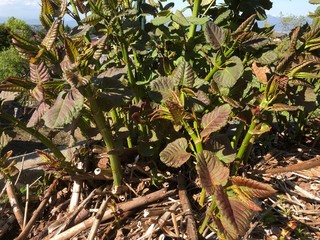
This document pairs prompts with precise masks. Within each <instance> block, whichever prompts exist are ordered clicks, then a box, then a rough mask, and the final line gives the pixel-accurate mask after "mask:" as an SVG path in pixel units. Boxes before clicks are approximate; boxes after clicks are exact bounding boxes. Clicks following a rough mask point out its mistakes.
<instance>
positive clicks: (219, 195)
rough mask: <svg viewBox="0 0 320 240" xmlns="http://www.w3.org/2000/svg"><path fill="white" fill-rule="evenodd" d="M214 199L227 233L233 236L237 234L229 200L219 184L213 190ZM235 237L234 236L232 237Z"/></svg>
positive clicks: (237, 230)
mask: <svg viewBox="0 0 320 240" xmlns="http://www.w3.org/2000/svg"><path fill="white" fill-rule="evenodd" d="M214 199H215V201H216V204H217V208H218V209H219V213H220V220H221V223H222V225H223V227H224V229H225V230H226V232H227V233H228V234H230V235H231V236H232V237H235V236H237V235H238V234H239V229H238V226H237V222H236V218H235V215H234V212H233V209H232V206H231V203H230V201H229V198H228V195H227V193H226V192H225V190H224V188H223V187H222V186H221V185H218V186H217V187H216V188H215V190H214ZM234 239H236V238H234Z"/></svg>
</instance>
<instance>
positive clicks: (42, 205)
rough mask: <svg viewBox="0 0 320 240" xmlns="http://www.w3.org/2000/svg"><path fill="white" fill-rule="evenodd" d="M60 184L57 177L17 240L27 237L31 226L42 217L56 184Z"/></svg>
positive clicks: (23, 239)
mask: <svg viewBox="0 0 320 240" xmlns="http://www.w3.org/2000/svg"><path fill="white" fill-rule="evenodd" d="M57 184H58V179H55V180H54V181H53V182H52V183H51V185H50V187H49V189H48V191H47V193H46V194H45V195H44V198H43V199H42V201H41V203H40V205H39V207H38V208H37V209H36V210H35V211H34V212H33V214H32V217H31V219H30V220H29V222H28V224H27V225H26V227H25V228H24V229H23V231H22V232H21V233H20V235H19V236H18V237H17V238H16V240H25V239H27V237H28V235H29V232H30V230H31V228H32V227H33V224H34V223H35V221H36V220H37V219H38V218H39V217H40V215H41V214H42V212H43V210H44V208H45V206H46V204H47V202H48V201H49V198H50V196H51V194H52V192H53V191H54V189H55V187H56V185H57Z"/></svg>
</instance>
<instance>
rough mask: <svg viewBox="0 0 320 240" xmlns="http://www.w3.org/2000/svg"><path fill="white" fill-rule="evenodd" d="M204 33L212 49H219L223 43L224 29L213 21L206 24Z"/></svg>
mask: <svg viewBox="0 0 320 240" xmlns="http://www.w3.org/2000/svg"><path fill="white" fill-rule="evenodd" d="M204 35H205V37H206V40H207V42H208V43H210V44H211V46H212V48H213V49H214V50H217V49H219V48H220V47H221V46H222V45H223V44H224V41H225V38H226V36H225V35H226V34H225V32H224V30H223V29H222V28H220V27H219V26H218V25H216V24H215V23H213V22H208V23H207V24H206V26H205V29H204Z"/></svg>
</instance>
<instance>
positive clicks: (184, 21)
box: [171, 10, 190, 27]
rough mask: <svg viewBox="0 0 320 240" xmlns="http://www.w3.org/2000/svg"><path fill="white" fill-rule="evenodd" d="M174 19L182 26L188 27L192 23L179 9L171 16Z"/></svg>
mask: <svg viewBox="0 0 320 240" xmlns="http://www.w3.org/2000/svg"><path fill="white" fill-rule="evenodd" d="M171 18H172V21H174V22H176V23H178V24H179V25H181V26H184V27H187V26H189V25H190V23H189V22H188V20H187V19H186V18H185V16H183V14H182V12H181V11H179V10H177V11H176V13H175V14H173V15H172V16H171Z"/></svg>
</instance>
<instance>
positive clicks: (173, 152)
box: [160, 138, 191, 168]
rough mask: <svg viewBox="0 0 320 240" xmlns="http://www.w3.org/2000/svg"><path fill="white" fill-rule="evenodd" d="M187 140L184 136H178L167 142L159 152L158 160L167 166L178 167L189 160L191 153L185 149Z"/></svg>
mask: <svg viewBox="0 0 320 240" xmlns="http://www.w3.org/2000/svg"><path fill="white" fill-rule="evenodd" d="M187 147H188V142H187V140H186V139H185V138H178V139H176V140H175V141H173V142H171V143H169V144H168V145H167V146H166V148H165V149H163V150H162V152H161V153H160V160H161V161H162V162H163V163H164V164H166V165H167V166H169V167H174V168H178V167H180V166H181V165H182V164H184V163H185V162H186V161H188V160H189V158H190V156H191V154H190V153H188V152H187V151H186V149H187Z"/></svg>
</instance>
